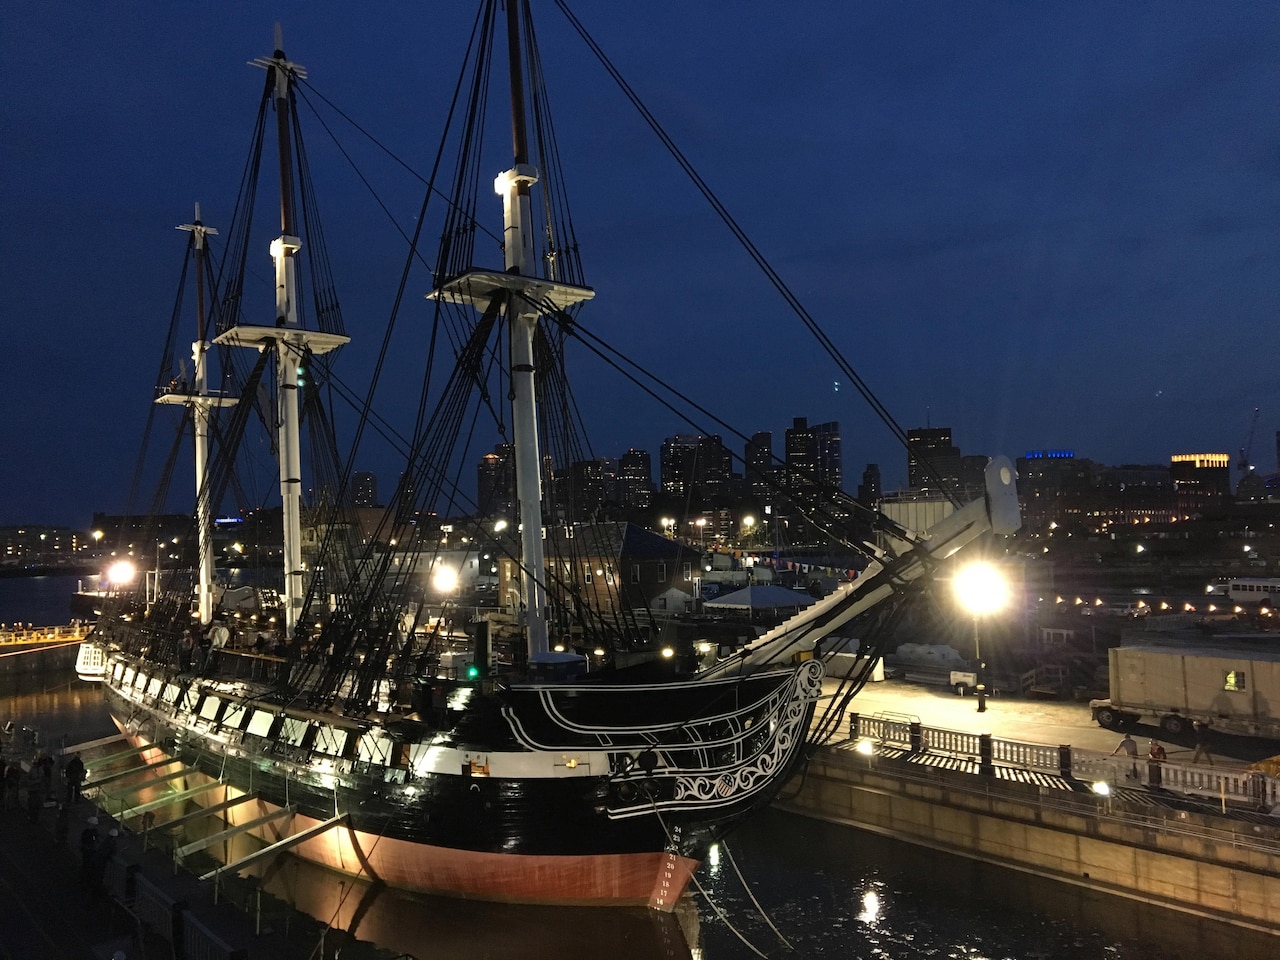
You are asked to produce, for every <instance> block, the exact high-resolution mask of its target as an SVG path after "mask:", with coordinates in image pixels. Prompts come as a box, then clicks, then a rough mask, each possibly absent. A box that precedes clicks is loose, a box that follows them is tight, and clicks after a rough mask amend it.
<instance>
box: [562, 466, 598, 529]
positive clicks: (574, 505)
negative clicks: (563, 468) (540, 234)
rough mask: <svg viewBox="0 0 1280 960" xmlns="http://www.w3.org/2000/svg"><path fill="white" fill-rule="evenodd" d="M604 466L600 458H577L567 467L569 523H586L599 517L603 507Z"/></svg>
mask: <svg viewBox="0 0 1280 960" xmlns="http://www.w3.org/2000/svg"><path fill="white" fill-rule="evenodd" d="M604 499H605V496H604V468H603V462H602V460H579V461H577V462H575V463H574V464H573V465H572V466H571V467H570V468H569V497H568V502H569V508H570V512H569V516H568V520H569V522H570V523H586V522H589V521H592V520H598V519H599V518H600V514H601V511H602V510H603V509H604Z"/></svg>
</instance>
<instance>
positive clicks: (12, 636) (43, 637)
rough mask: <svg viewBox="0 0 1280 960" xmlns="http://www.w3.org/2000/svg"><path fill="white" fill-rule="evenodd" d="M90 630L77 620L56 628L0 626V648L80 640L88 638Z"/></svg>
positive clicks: (89, 626) (19, 625) (21, 625)
mask: <svg viewBox="0 0 1280 960" xmlns="http://www.w3.org/2000/svg"><path fill="white" fill-rule="evenodd" d="M91 629H92V626H91V625H90V624H87V623H81V622H79V621H78V620H77V621H75V622H74V623H69V624H64V625H63V626H57V627H37V626H33V625H32V624H29V623H15V624H0V646H4V645H5V644H11V643H56V642H59V641H71V640H82V639H84V638H85V637H86V636H88V634H89V631H90V630H91Z"/></svg>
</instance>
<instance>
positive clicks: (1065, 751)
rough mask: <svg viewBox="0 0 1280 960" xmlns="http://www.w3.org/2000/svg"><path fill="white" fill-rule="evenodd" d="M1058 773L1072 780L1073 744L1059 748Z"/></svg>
mask: <svg viewBox="0 0 1280 960" xmlns="http://www.w3.org/2000/svg"><path fill="white" fill-rule="evenodd" d="M1058 772H1059V773H1060V774H1062V775H1063V776H1064V777H1066V778H1067V779H1068V780H1070V779H1071V744H1069V743H1064V744H1061V745H1060V746H1059V747H1058Z"/></svg>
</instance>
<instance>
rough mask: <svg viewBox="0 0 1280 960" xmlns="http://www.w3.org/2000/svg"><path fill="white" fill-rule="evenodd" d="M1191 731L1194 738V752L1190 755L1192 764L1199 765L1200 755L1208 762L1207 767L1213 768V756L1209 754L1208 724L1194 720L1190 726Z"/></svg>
mask: <svg viewBox="0 0 1280 960" xmlns="http://www.w3.org/2000/svg"><path fill="white" fill-rule="evenodd" d="M1191 731H1192V733H1194V734H1195V738H1196V752H1195V753H1193V754H1192V755H1191V762H1192V763H1199V762H1200V757H1201V755H1203V756H1204V758H1205V759H1206V760H1208V761H1209V766H1211V767H1212V766H1213V755H1212V754H1211V753H1210V752H1209V724H1208V723H1206V722H1205V721H1203V720H1196V721H1195V722H1194V723H1192V724H1191Z"/></svg>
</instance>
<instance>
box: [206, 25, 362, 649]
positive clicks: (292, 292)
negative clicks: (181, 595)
mask: <svg viewBox="0 0 1280 960" xmlns="http://www.w3.org/2000/svg"><path fill="white" fill-rule="evenodd" d="M275 41H276V43H275V53H274V54H273V55H272V56H271V57H269V58H268V57H259V58H258V59H256V60H252V61H250V63H251V64H252V65H253V66H256V67H262V68H263V69H265V70H267V71H268V72H269V73H270V75H271V77H272V80H273V82H274V86H275V107H276V138H277V141H278V143H279V159H280V236H279V237H277V238H276V239H275V240H273V241H271V259H272V260H273V261H274V263H275V275H276V319H275V325H274V326H272V327H259V326H245V325H243V324H242V325H238V326H236V327H233V328H232V329H230V330H228V331H227V332H226V333H224V334H222V335H221V336H219V337H218V339H217V340H216V341H214V342H215V343H229V344H233V345H235V346H241V347H254V348H256V349H258V350H267V349H271V348H272V347H273V346H274V347H275V351H276V430H277V435H278V438H279V442H278V447H279V461H280V499H281V503H282V507H283V525H284V530H283V533H284V596H283V600H284V628H285V636H286V637H292V636H293V634H294V628H295V627H296V626H297V623H298V618H299V616H300V615H301V613H302V601H303V599H304V595H305V590H304V583H303V573H304V570H303V567H302V451H301V441H300V438H299V431H298V367H299V365H300V364H302V363H303V362H304V361H306V359H307V357H308V355H319V354H322V353H327V352H329V351H330V350H333V349H335V348H337V347H340V346H342V345H343V344H344V343H347V342H349V340H350V338H349V337H344V336H341V335H339V334H332V333H320V332H318V331H314V330H304V329H302V326H301V324H300V322H299V319H298V290H297V271H296V261H295V256H296V254H297V253H298V251H299V250H301V249H302V241H301V240H300V239H299V238H298V236H297V228H296V225H295V220H294V211H293V192H294V191H293V140H292V137H291V135H290V126H289V120H290V118H291V117H292V115H293V97H292V92H291V89H290V87H291V84H292V82H293V80H294V78H295V77H296V78H298V79H306V76H307V71H306V69H305V68H303V67H301V66H299V65H298V64H296V63H293V62H291V61H290V60H289V59H288V58H286V57H285V55H284V50H283V49H282V47H283V40H282V39H281V33H280V25H279V24H276V34H275Z"/></svg>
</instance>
